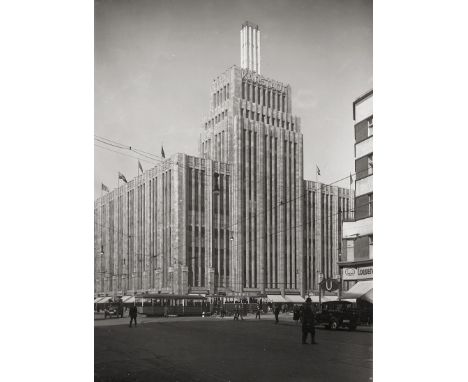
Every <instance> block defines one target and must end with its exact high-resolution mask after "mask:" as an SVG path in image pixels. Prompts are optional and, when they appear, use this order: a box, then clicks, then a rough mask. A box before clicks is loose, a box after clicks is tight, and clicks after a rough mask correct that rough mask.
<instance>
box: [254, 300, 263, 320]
mask: <svg viewBox="0 0 468 382" xmlns="http://www.w3.org/2000/svg"><path fill="white" fill-rule="evenodd" d="M261 309H262V308H261V306H260V304H257V311H256V312H255V318H257V317H258V319H259V320H260V310H261Z"/></svg>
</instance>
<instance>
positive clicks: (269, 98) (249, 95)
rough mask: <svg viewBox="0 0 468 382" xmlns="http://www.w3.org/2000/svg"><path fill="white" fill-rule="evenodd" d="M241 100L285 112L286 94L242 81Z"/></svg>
mask: <svg viewBox="0 0 468 382" xmlns="http://www.w3.org/2000/svg"><path fill="white" fill-rule="evenodd" d="M242 99H245V100H247V101H250V102H253V103H257V104H259V105H262V106H266V107H269V108H272V109H276V110H279V111H283V112H284V111H286V94H285V93H283V92H279V91H276V90H272V89H268V88H266V87H264V86H259V85H255V84H254V83H251V82H248V81H242Z"/></svg>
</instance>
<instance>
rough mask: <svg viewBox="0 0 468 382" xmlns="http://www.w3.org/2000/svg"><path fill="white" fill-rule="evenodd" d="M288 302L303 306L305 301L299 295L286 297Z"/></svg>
mask: <svg viewBox="0 0 468 382" xmlns="http://www.w3.org/2000/svg"><path fill="white" fill-rule="evenodd" d="M285 298H286V301H287V302H293V303H295V304H303V303H304V302H305V300H304V299H303V298H302V297H301V296H300V295H298V294H287V295H286V296H285Z"/></svg>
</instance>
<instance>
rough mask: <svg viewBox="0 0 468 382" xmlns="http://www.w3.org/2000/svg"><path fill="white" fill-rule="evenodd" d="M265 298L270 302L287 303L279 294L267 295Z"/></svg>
mask: <svg viewBox="0 0 468 382" xmlns="http://www.w3.org/2000/svg"><path fill="white" fill-rule="evenodd" d="M267 298H268V300H270V301H271V302H287V301H286V300H285V299H284V297H283V296H281V295H280V294H268V295H267Z"/></svg>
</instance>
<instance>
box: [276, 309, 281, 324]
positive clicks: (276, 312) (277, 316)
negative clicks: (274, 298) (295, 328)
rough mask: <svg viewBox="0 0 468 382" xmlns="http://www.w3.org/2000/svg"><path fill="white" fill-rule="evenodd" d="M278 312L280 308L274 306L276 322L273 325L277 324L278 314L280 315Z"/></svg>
mask: <svg viewBox="0 0 468 382" xmlns="http://www.w3.org/2000/svg"><path fill="white" fill-rule="evenodd" d="M280 310H281V308H280V306H279V305H276V306H275V320H276V321H275V324H277V323H278V322H279V320H278V316H279V314H280Z"/></svg>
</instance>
